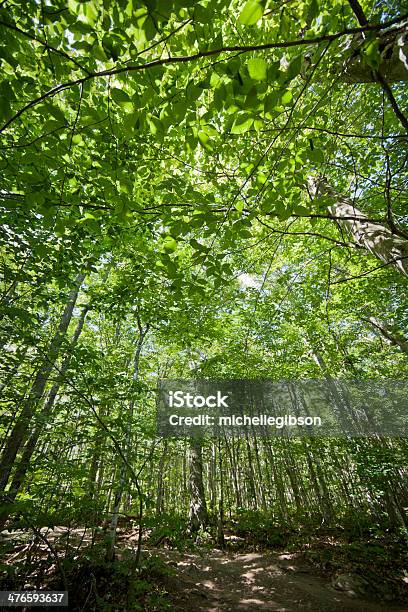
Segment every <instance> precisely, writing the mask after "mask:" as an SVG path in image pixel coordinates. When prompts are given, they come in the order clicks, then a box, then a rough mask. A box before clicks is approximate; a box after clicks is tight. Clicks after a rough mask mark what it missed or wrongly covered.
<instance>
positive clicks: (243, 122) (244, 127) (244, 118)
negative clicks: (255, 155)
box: [231, 113, 254, 134]
mask: <svg viewBox="0 0 408 612" xmlns="http://www.w3.org/2000/svg"><path fill="white" fill-rule="evenodd" d="M253 122H254V120H253V118H252V117H249V116H248V115H247V114H245V113H243V114H241V115H239V116H238V117H237V118H236V119H235V121H234V125H233V126H232V128H231V134H244V132H247V131H248V130H249V129H250V128H251V126H252V124H253Z"/></svg>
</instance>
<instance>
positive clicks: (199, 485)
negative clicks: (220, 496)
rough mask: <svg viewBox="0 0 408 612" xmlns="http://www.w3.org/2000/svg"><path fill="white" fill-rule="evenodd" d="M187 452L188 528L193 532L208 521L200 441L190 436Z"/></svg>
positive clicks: (203, 526)
mask: <svg viewBox="0 0 408 612" xmlns="http://www.w3.org/2000/svg"><path fill="white" fill-rule="evenodd" d="M189 450H190V452H189V467H190V517H189V518H190V530H191V531H192V532H193V533H196V532H197V531H199V529H200V528H205V527H206V525H207V522H208V516H207V504H206V501H205V493H204V484H203V457H202V442H201V440H199V439H198V438H191V441H190V449H189Z"/></svg>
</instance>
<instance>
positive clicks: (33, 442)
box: [0, 306, 89, 531]
mask: <svg viewBox="0 0 408 612" xmlns="http://www.w3.org/2000/svg"><path fill="white" fill-rule="evenodd" d="M88 310H89V306H85V307H84V308H83V309H82V312H81V315H80V317H79V320H78V323H77V326H76V328H75V331H74V334H73V336H72V339H71V344H70V347H69V352H68V354H67V356H66V357H65V359H64V360H63V362H62V364H61V367H60V368H59V375H58V378H57V380H56V382H55V383H54V384H53V386H52V387H51V390H50V392H49V394H48V397H47V400H46V402H45V405H44V408H43V410H42V411H41V417H47V416H48V415H49V414H50V412H51V410H52V408H53V406H54V402H55V398H56V397H57V394H58V391H59V389H60V386H61V383H62V382H63V380H64V375H65V372H66V371H67V369H68V366H69V364H70V361H71V357H72V354H73V350H74V349H75V346H76V344H77V342H78V338H79V336H80V335H81V332H82V329H83V326H84V322H85V317H86V314H87V312H88ZM43 427H44V425H43V423H42V422H40V423H38V424H37V425H36V426H35V428H34V431H33V433H32V434H31V436H30V437H29V439H28V440H27V442H26V443H25V445H24V449H23V454H22V457H21V460H20V462H19V464H18V466H17V468H16V471H15V472H14V475H13V479H12V482H11V485H10V489H9V491H8V492H7V501H8V503H13V502H14V500H15V499H16V497H17V494H18V492H19V491H20V489H21V486H22V484H23V482H24V478H25V475H26V473H27V470H28V467H29V465H30V460H31V457H32V455H33V453H34V450H35V448H36V446H37V442H38V438H39V437H40V434H41V431H42V429H43ZM8 516H9V512H8V511H5V512H0V531H1V529H3V527H4V524H5V522H6V521H7V519H8Z"/></svg>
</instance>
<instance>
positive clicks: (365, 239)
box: [311, 178, 408, 277]
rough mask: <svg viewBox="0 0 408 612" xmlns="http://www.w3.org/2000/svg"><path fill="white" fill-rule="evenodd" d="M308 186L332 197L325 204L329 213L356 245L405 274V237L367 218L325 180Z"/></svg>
mask: <svg viewBox="0 0 408 612" xmlns="http://www.w3.org/2000/svg"><path fill="white" fill-rule="evenodd" d="M311 186H312V190H313V191H314V192H315V193H316V194H317V193H319V194H321V195H327V196H329V197H330V198H331V199H332V200H333V204H331V205H330V206H329V207H328V211H329V213H330V214H331V215H332V216H333V217H334V218H335V219H336V221H337V222H338V223H339V225H340V227H342V228H343V229H344V230H346V231H347V233H348V234H350V235H351V237H352V238H353V239H354V241H355V242H356V244H358V245H360V246H361V247H363V248H365V249H367V250H368V251H370V253H371V254H372V255H374V257H376V258H377V259H379V260H380V261H382V262H384V263H385V264H387V265H389V266H391V267H392V268H394V270H397V271H398V272H399V273H400V274H403V275H404V276H406V277H408V240H405V239H404V238H400V237H399V236H397V235H396V234H393V233H392V232H391V230H389V229H388V228H387V227H385V226H384V225H382V224H380V223H374V222H372V221H369V220H368V219H367V216H366V215H364V214H363V213H362V212H361V211H360V210H358V209H357V208H356V207H355V206H354V204H353V202H352V200H350V199H349V198H347V197H345V196H343V195H341V194H339V193H337V192H336V191H334V189H332V187H330V185H328V184H327V182H326V180H325V179H323V178H320V179H319V180H317V181H312V183H311Z"/></svg>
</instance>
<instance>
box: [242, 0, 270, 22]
mask: <svg viewBox="0 0 408 612" xmlns="http://www.w3.org/2000/svg"><path fill="white" fill-rule="evenodd" d="M263 13H264V9H263V6H262V5H261V4H259V2H257V1H256V0H248V2H247V3H246V4H245V6H244V8H243V9H242V11H241V13H240V15H239V17H238V23H241V24H242V25H246V26H249V25H254V24H255V23H256V22H257V21H259V19H261V17H262V15H263Z"/></svg>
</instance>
